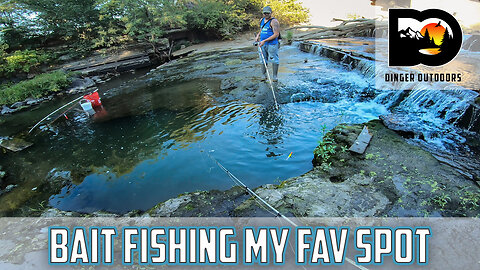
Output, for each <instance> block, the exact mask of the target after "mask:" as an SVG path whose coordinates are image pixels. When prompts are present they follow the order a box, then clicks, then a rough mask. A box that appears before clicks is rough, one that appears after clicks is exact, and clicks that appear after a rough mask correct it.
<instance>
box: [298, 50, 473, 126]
mask: <svg viewBox="0 0 480 270" xmlns="http://www.w3.org/2000/svg"><path fill="white" fill-rule="evenodd" d="M297 46H298V47H299V48H300V50H302V51H304V52H309V53H312V54H316V55H320V56H324V57H327V58H330V59H333V60H335V61H337V62H340V63H343V64H344V65H345V66H346V67H347V68H349V69H355V70H358V71H359V72H361V73H362V74H363V75H364V76H365V77H366V78H367V80H375V79H377V84H376V93H377V95H376V97H375V99H374V101H375V102H377V103H379V104H383V105H385V106H386V107H387V108H389V109H390V110H392V111H394V112H396V113H398V112H402V113H404V114H410V115H411V116H416V117H412V118H411V121H425V122H431V123H436V124H437V125H438V128H441V127H442V126H444V125H445V124H447V125H451V124H457V123H458V122H459V121H458V120H459V119H460V118H461V117H463V116H464V115H465V112H466V111H467V110H471V109H470V108H472V106H473V105H472V104H474V99H475V98H476V97H477V96H478V94H477V93H476V92H474V91H472V90H470V89H466V88H463V87H460V88H459V86H458V85H455V84H452V83H448V82H430V83H426V82H418V81H414V82H410V81H403V82H401V81H400V82H395V83H391V82H388V83H385V82H384V79H383V76H384V74H386V73H396V72H398V69H391V68H389V67H388V66H387V64H386V63H383V64H379V63H377V62H375V61H374V59H368V58H362V57H358V56H356V55H353V53H351V52H348V51H344V50H341V49H337V48H334V47H329V46H326V45H322V44H320V43H318V42H311V41H306V42H300V43H298V44H297ZM405 72H409V73H415V76H417V75H416V74H418V71H415V70H412V69H408V70H407V69H405ZM382 81H383V82H382ZM389 89H391V90H389ZM395 89H405V90H395ZM432 89H436V90H432ZM477 111H478V109H477V110H473V112H472V113H471V115H472V116H471V118H472V119H469V121H463V122H467V123H466V124H464V125H463V126H461V127H462V128H465V129H471V128H472V126H474V125H475V123H476V122H478V121H479V118H480V117H479V116H478V114H479V113H478V112H477ZM469 115H470V114H469ZM469 117H470V116H469ZM473 118H475V119H473ZM409 124H412V125H415V123H413V122H412V123H409ZM477 125H478V123H477Z"/></svg>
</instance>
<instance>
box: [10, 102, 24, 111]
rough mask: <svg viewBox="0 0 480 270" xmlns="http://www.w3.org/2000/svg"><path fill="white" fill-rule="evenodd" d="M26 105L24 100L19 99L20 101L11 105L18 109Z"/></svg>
mask: <svg viewBox="0 0 480 270" xmlns="http://www.w3.org/2000/svg"><path fill="white" fill-rule="evenodd" d="M24 105H25V102H23V101H18V102H15V103H13V104H12V106H10V107H12V108H13V109H18V108H20V107H22V106H24Z"/></svg>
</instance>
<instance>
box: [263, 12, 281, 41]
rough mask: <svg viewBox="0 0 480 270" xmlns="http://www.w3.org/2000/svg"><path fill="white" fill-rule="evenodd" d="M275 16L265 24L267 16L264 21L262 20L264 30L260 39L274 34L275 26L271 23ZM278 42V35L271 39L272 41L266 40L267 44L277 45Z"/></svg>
mask: <svg viewBox="0 0 480 270" xmlns="http://www.w3.org/2000/svg"><path fill="white" fill-rule="evenodd" d="M274 19H275V18H272V19H271V20H270V21H267V24H265V25H264V23H265V18H263V19H262V21H261V22H260V27H262V26H263V27H262V30H261V32H260V41H262V40H265V39H267V38H269V37H271V36H273V33H274V32H273V27H272V26H271V23H272V21H273V20H274ZM277 43H278V37H277V38H275V39H274V40H270V41H267V42H265V44H266V45H275V44H277Z"/></svg>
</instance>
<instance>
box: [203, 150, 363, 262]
mask: <svg viewBox="0 0 480 270" xmlns="http://www.w3.org/2000/svg"><path fill="white" fill-rule="evenodd" d="M204 152H205V153H207V155H208V157H210V158H211V159H212V160H213V161H214V162H215V163H216V164H217V165H218V167H220V169H222V171H224V172H225V173H226V174H227V175H228V176H229V177H230V179H232V181H233V182H234V183H236V184H237V185H239V186H240V187H243V188H244V189H245V190H246V191H247V192H248V193H249V194H250V195H251V196H252V197H253V199H254V200H255V201H256V202H257V203H259V202H260V203H259V204H260V206H262V205H263V206H264V207H262V208H264V209H265V210H267V212H269V213H270V214H272V215H274V216H275V217H281V218H282V219H284V220H285V221H287V222H288V223H290V225H292V226H293V227H298V226H299V225H297V224H296V223H295V222H293V221H292V220H291V219H289V218H288V217H286V216H285V215H283V214H282V213H280V212H279V211H278V210H277V209H275V208H274V207H273V206H272V205H270V204H269V203H268V202H266V201H265V200H264V199H262V198H261V197H260V196H258V195H257V193H255V192H254V191H253V190H251V189H250V188H249V187H247V185H245V184H244V183H243V182H242V181H241V180H240V179H238V178H237V177H236V176H235V175H234V174H233V173H231V172H230V171H229V170H228V169H227V168H225V167H224V166H223V165H222V164H221V163H220V162H218V160H217V159H215V157H213V156H212V155H210V153H209V152H208V151H204ZM210 152H213V150H212V151H210ZM280 222H281V221H280ZM292 248H293V247H292ZM345 261H347V262H348V263H349V264H351V265H353V266H355V267H357V268H358V269H361V270H368V268H366V267H364V266H362V265H357V264H356V263H355V261H353V260H351V259H349V258H348V257H345ZM304 269H305V267H304Z"/></svg>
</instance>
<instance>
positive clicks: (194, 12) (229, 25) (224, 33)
mask: <svg viewBox="0 0 480 270" xmlns="http://www.w3.org/2000/svg"><path fill="white" fill-rule="evenodd" d="M243 4H244V8H245V7H246V3H244V2H243ZM248 17H249V15H248V14H247V13H245V9H242V8H241V7H240V6H237V5H235V4H233V1H215V0H199V1H196V2H195V3H194V6H192V7H190V8H188V9H187V11H186V14H185V19H186V21H187V26H188V28H189V29H191V30H195V31H200V32H204V33H205V34H206V35H207V36H209V37H215V38H224V39H228V38H232V37H233V35H234V34H236V33H238V32H239V31H241V30H242V29H244V27H245V26H247V25H248V20H247V19H248Z"/></svg>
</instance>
